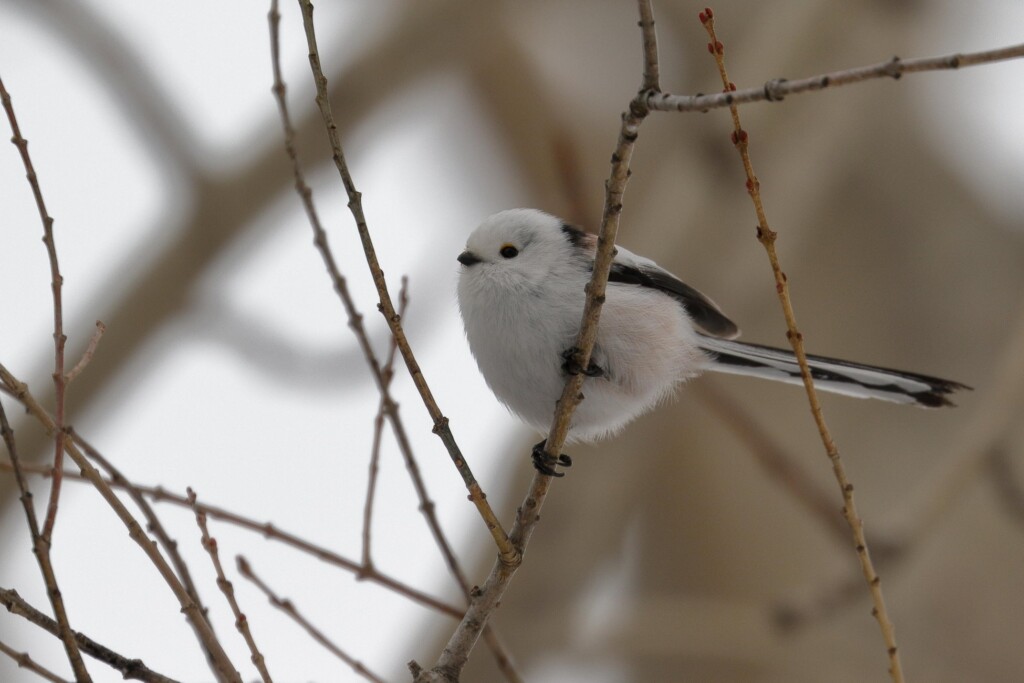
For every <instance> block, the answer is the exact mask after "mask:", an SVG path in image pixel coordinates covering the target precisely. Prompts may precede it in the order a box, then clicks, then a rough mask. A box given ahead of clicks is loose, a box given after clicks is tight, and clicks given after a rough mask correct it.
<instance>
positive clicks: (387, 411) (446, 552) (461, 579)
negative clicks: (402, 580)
mask: <svg viewBox="0 0 1024 683" xmlns="http://www.w3.org/2000/svg"><path fill="white" fill-rule="evenodd" d="M267 20H268V22H269V24H270V52H271V62H272V67H273V73H274V85H273V88H272V92H273V93H274V97H275V99H276V100H277V105H278V111H279V113H280V117H281V123H282V127H283V128H284V143H285V150H286V151H287V153H288V157H289V159H290V160H291V162H292V175H293V176H294V178H295V189H296V191H297V192H298V194H299V197H300V198H301V200H302V205H303V208H304V209H305V212H306V216H307V218H308V220H309V223H310V226H311V227H312V228H313V234H314V238H313V242H314V244H315V245H316V248H317V250H318V251H319V252H320V255H321V258H322V259H323V261H324V265H325V266H326V268H327V272H328V274H329V275H330V278H331V282H332V283H333V285H334V289H335V291H336V292H337V293H338V296H339V298H340V299H341V301H342V305H343V306H344V308H345V311H346V314H347V315H348V319H349V327H350V328H351V329H352V331H353V333H354V334H355V335H356V338H357V340H358V343H359V346H360V347H361V348H362V350H363V355H364V356H365V357H366V360H367V363H368V364H369V366H370V370H371V373H372V374H373V377H374V379H375V381H376V384H377V388H378V391H379V393H380V406H379V409H378V413H377V418H376V420H375V422H374V437H373V452H372V454H371V457H370V481H369V484H368V487H367V489H368V490H367V497H366V505H365V513H364V520H363V572H369V571H371V570H372V568H373V565H372V560H371V556H370V550H369V549H370V517H371V513H372V510H373V496H374V491H375V483H376V473H377V461H378V458H379V454H380V451H379V449H380V439H381V429H382V427H383V418H384V417H386V418H387V420H388V422H389V423H390V424H391V428H392V431H393V432H394V434H395V439H396V441H397V442H398V449H399V451H400V452H401V454H402V458H403V459H404V460H405V465H406V470H407V471H408V473H409V477H410V478H411V479H412V483H413V488H414V489H415V490H416V495H417V497H418V498H419V500H420V511H421V512H422V513H423V517H424V519H425V520H426V522H427V527H428V528H429V529H430V532H431V535H432V536H433V537H434V542H435V543H436V545H437V547H438V549H439V550H440V551H441V555H442V557H443V558H444V561H445V564H446V565H447V566H448V570H449V572H450V573H451V574H452V576H453V577H454V578H455V580H456V582H457V583H458V584H459V588H460V589H461V590H462V593H463V595H464V596H466V598H467V600H468V599H469V596H470V584H469V581H468V580H467V579H466V576H465V573H464V572H463V571H462V568H461V567H460V566H459V563H458V560H457V559H456V557H455V553H454V551H453V550H452V547H451V544H450V543H449V542H448V539H447V537H446V536H445V534H444V531H443V530H442V529H441V524H440V522H439V521H438V519H437V515H436V514H435V511H434V510H435V506H434V502H433V501H432V500H431V499H430V496H429V494H428V493H427V488H426V486H425V484H424V482H423V478H422V477H421V476H420V471H419V465H418V464H417V463H416V459H415V457H414V455H413V451H412V444H411V442H410V441H409V437H408V434H407V433H406V431H405V425H404V423H403V422H402V420H401V419H400V416H399V412H398V403H396V402H395V401H394V399H393V398H392V397H391V394H390V385H391V380H392V377H393V376H394V371H393V368H394V360H395V353H396V352H397V350H398V349H399V347H400V346H401V344H400V336H399V335H397V334H392V335H391V343H390V346H389V350H388V354H387V358H386V360H385V362H384V364H383V365H381V363H380V362H379V360H378V359H377V356H376V354H375V353H374V351H373V348H372V346H371V345H370V341H369V337H368V336H367V334H366V329H365V327H364V326H363V324H362V315H361V314H360V313H359V311H358V310H357V308H356V305H355V302H354V301H353V300H352V297H351V295H350V293H349V291H348V284H347V282H346V280H345V278H344V276H343V275H342V274H341V272H340V270H339V269H338V266H337V262H336V260H335V259H334V254H333V253H332V251H331V248H330V244H329V242H328V239H327V232H326V231H325V230H324V229H323V226H322V224H321V222H320V217H319V214H318V213H317V210H316V206H315V205H314V203H313V191H312V189H311V188H310V187H309V185H308V184H307V183H306V181H305V177H304V174H303V171H302V166H301V164H300V163H299V156H298V151H297V150H296V148H295V130H294V128H293V126H292V123H291V115H290V114H289V111H288V102H287V99H286V97H285V92H286V87H285V83H284V79H283V77H282V75H281V60H280V40H279V25H280V21H281V15H280V13H279V12H278V2H277V0H272V1H271V6H270V12H269V13H268V16H267ZM312 28H313V27H312V7H310V15H309V26H308V28H307V31H308V35H309V34H311V33H312ZM312 50H315V44H314V45H313V47H311V52H312ZM310 60H311V63H313V57H312V54H311V55H310ZM315 64H316V68H317V69H318V68H319V58H317V60H316V62H315ZM314 71H315V72H316V70H314ZM321 75H322V74H321ZM317 82H318V85H319V83H320V81H319V80H318V81H317ZM323 84H324V88H326V81H324V82H323ZM323 98H324V100H326V92H325V93H324V94H323ZM321 111H323V107H321ZM328 116H329V109H328ZM328 130H329V131H331V130H333V128H331V127H328ZM335 135H336V134H335ZM332 141H335V142H336V139H335V138H334V137H332ZM336 151H337V154H336V156H335V159H338V158H339V155H340V154H341V149H340V147H339V148H337V150H336ZM342 164H344V161H343V158H342ZM344 173H346V174H347V168H346V169H345V172H344ZM343 175H344V174H343ZM368 239H369V234H368V233H367V240H368ZM367 253H368V255H369V254H370V252H367ZM372 263H375V259H371V264H372ZM371 270H372V265H371ZM407 284H408V282H407V279H406V278H404V277H403V278H402V288H401V290H400V291H399V307H398V311H397V312H395V314H394V315H393V316H388V320H389V322H390V321H393V322H394V325H395V326H398V328H399V329H401V327H400V324H399V323H400V321H401V319H402V316H403V315H404V314H405V306H406V303H407ZM380 295H381V297H382V304H381V306H382V310H383V299H384V298H387V299H388V304H390V298H389V297H388V295H387V292H386V290H385V291H381V292H380ZM402 350H403V355H405V353H406V352H408V354H409V356H406V359H407V362H408V358H409V357H411V354H412V350H411V349H409V348H408V344H406V346H405V347H403V349H402ZM414 362H415V361H414ZM414 377H415V376H414ZM425 386H426V385H425V384H424V387H425ZM428 399H429V401H428V403H427V405H428V409H429V408H430V405H431V404H432V403H433V399H432V398H431V397H429V392H428V395H424V400H428ZM435 408H436V406H435ZM437 414H438V415H440V411H438V413H437ZM441 418H442V420H443V422H442V423H441V424H442V427H443V429H444V430H448V426H447V420H446V419H444V418H443V416H441ZM437 425H438V422H437V420H436V419H435V432H437V431H438V430H437ZM448 436H449V437H451V433H450V431H448ZM442 439H444V434H443V433H442ZM446 443H448V442H446ZM450 443H451V445H452V446H454V445H455V441H454V438H453V437H452V438H450ZM456 448H457V447H456ZM449 452H451V451H449ZM456 462H457V463H458V462H463V463H464V462H465V461H464V460H463V459H462V458H461V455H459V457H458V459H457V460H456ZM465 469H466V472H467V473H469V467H468V464H466V465H465ZM469 474H470V476H472V473H469ZM467 486H469V489H470V499H471V500H474V502H475V503H477V508H478V510H480V513H481V515H482V516H483V517H484V520H485V521H487V520H488V519H492V520H493V521H494V522H495V524H494V525H492V524H490V523H488V528H489V529H490V530H491V532H492V535H493V537H494V539H495V542H496V543H497V544H498V548H499V552H501V553H502V554H503V556H504V555H507V552H506V551H502V548H503V544H505V545H504V547H506V548H509V547H510V546H508V538H507V536H506V535H505V532H504V530H502V529H501V526H500V524H497V518H496V517H495V516H494V513H493V512H492V511H491V509H490V506H488V505H487V502H486V500H485V496H484V495H483V492H482V491H480V490H479V487H478V486H477V487H476V491H477V492H478V493H479V499H474V498H473V496H474V488H473V486H470V485H469V484H467ZM484 636H485V639H486V641H487V644H488V647H490V649H491V651H492V652H493V653H494V657H495V660H496V662H497V665H498V668H499V670H500V671H501V672H502V674H503V675H504V676H505V677H506V678H507V679H508V680H509V681H511V682H512V683H516V682H517V681H520V680H521V679H520V677H519V674H518V672H517V671H516V670H515V667H514V665H513V664H512V659H511V657H510V655H509V653H508V651H507V649H506V648H505V646H504V644H503V643H502V642H501V640H500V639H499V637H498V635H497V634H496V633H495V632H494V630H493V629H492V628H491V627H490V626H488V627H487V628H486V629H485V631H484Z"/></svg>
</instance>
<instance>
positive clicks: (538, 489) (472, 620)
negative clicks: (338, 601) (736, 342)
mask: <svg viewBox="0 0 1024 683" xmlns="http://www.w3.org/2000/svg"><path fill="white" fill-rule="evenodd" d="M637 5H638V8H639V12H640V22H639V24H640V30H641V33H642V36H643V44H644V51H643V52H644V70H643V74H644V75H643V81H642V87H641V90H640V91H639V92H638V93H637V96H636V97H635V98H634V99H633V100H632V101H631V102H630V105H629V110H628V111H627V112H625V113H623V115H622V127H621V129H620V131H619V139H618V142H617V144H616V147H615V152H614V153H613V154H612V168H611V174H610V176H609V179H608V181H607V182H606V183H605V205H604V212H603V215H602V219H601V231H600V233H599V236H598V247H597V255H596V258H595V261H594V272H593V276H592V277H591V280H590V282H589V283H588V284H587V287H586V293H587V297H586V304H585V305H584V309H583V316H582V320H581V322H580V331H579V336H578V337H577V340H576V345H575V346H576V348H577V349H579V351H578V354H577V361H578V362H579V363H580V364H581V366H582V367H587V365H588V363H589V362H590V354H591V352H592V350H593V346H594V341H595V339H596V337H597V323H598V318H599V316H600V313H601V306H602V304H603V303H604V291H605V287H606V285H607V283H608V272H609V270H610V269H611V263H612V259H613V258H614V255H615V235H616V232H617V230H618V224H619V214H620V213H621V212H622V196H623V194H624V192H625V189H626V183H627V181H628V180H629V174H630V172H629V162H630V158H631V156H632V152H633V146H634V145H635V143H636V139H637V135H638V132H639V128H640V124H641V123H642V122H643V120H644V119H645V118H646V116H647V114H648V110H647V108H646V107H645V106H644V104H643V102H644V99H645V97H646V95H647V94H648V92H649V91H651V90H657V89H658V83H657V81H656V80H652V79H654V78H656V77H657V74H658V66H657V60H658V51H657V36H656V34H655V30H654V13H653V10H652V8H651V3H650V1H649V0H638V2H637ZM582 385H583V375H582V374H578V375H570V377H569V378H568V379H567V381H566V385H565V389H564V391H563V392H562V396H561V398H560V399H559V400H558V403H557V406H556V408H555V416H554V419H553V422H552V425H551V431H550V433H549V435H548V438H547V445H546V450H547V452H548V453H549V454H552V453H554V454H557V453H559V451H560V450H561V447H562V445H563V444H564V443H565V438H566V435H567V434H568V431H569V421H570V419H571V417H572V413H573V411H574V410H575V408H576V406H577V405H578V404H579V402H580V400H581V399H582V395H581V394H580V389H581V388H582ZM551 479H552V478H551V477H550V476H547V475H544V474H541V473H539V472H538V473H537V474H535V475H534V478H533V482H532V483H531V485H530V490H529V492H528V493H527V495H526V498H525V500H524V501H523V503H522V505H521V506H520V507H519V510H518V512H517V514H516V519H515V524H514V525H513V527H512V532H511V536H510V538H511V539H512V542H513V544H514V545H515V547H516V550H517V551H518V553H519V554H520V556H521V555H522V554H523V553H524V552H525V550H526V546H527V544H528V543H529V540H530V536H531V535H532V533H533V530H534V529H535V527H536V524H537V522H538V521H539V520H540V509H541V506H542V505H543V504H544V500H545V498H546V497H547V493H548V490H549V486H550V484H551ZM517 568H518V566H517V565H508V564H505V563H503V562H501V561H500V560H499V561H498V562H496V563H495V565H494V567H493V568H492V569H491V573H490V575H489V576H488V577H487V580H486V582H485V583H484V585H483V586H482V587H481V588H480V590H479V591H477V592H476V593H475V595H474V599H473V602H472V603H471V604H470V606H469V609H468V610H466V616H465V617H464V618H463V620H462V622H461V623H460V624H459V626H458V628H457V629H456V630H455V632H454V633H453V634H452V636H451V638H450V639H449V640H448V644H447V645H446V646H445V648H444V651H443V652H442V653H441V656H440V657H439V658H438V660H437V663H436V664H435V665H434V667H433V668H432V669H430V670H429V671H427V670H424V669H422V668H421V667H420V666H419V665H418V664H416V663H415V662H410V664H409V667H410V669H411V671H412V672H413V675H414V677H415V679H416V681H417V683H432V682H435V681H457V680H458V679H459V675H460V673H461V671H462V669H463V668H464V667H465V665H466V662H467V661H468V660H469V654H470V652H471V651H472V650H473V647H474V646H475V644H476V641H477V639H478V638H479V636H480V632H481V630H482V629H483V627H484V625H485V624H486V623H487V621H488V619H489V618H490V615H491V614H492V613H493V612H494V610H495V609H496V608H497V607H498V605H499V603H500V601H501V598H502V596H503V595H504V594H505V590H506V589H507V588H508V585H509V583H510V582H511V580H512V577H513V576H514V575H515V573H516V569H517Z"/></svg>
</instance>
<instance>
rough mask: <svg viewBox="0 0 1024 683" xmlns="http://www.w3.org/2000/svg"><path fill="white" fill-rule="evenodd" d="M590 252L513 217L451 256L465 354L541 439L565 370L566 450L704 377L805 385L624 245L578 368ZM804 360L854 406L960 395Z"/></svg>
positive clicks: (894, 374) (818, 380)
mask: <svg viewBox="0 0 1024 683" xmlns="http://www.w3.org/2000/svg"><path fill="white" fill-rule="evenodd" d="M596 251H597V236H596V235H591V234H588V233H586V232H583V231H582V230H580V229H579V228H576V227H574V226H572V225H569V224H567V223H565V222H564V221H562V220H560V219H558V218H556V217H554V216H551V215H548V214H546V213H543V212H542V211H537V210H535V209H511V210H508V211H502V212H501V213H497V214H495V215H493V216H491V217H489V218H487V219H485V220H484V221H483V223H481V224H480V226H479V227H478V228H477V229H476V230H474V231H473V233H472V234H470V236H469V239H468V240H467V241H466V249H465V251H463V252H462V253H461V254H459V257H458V260H459V263H461V264H462V266H461V272H460V273H459V283H458V300H459V309H460V311H461V312H462V320H463V323H464V324H465V328H466V337H467V338H468V339H469V347H470V350H471V351H472V352H473V356H474V357H475V358H476V361H477V364H478V365H479V366H480V371H481V372H482V373H483V376H484V379H485V380H486V381H487V385H488V386H489V387H490V388H491V390H492V391H493V392H494V394H495V396H497V397H498V400H499V401H501V402H502V403H504V404H505V405H506V406H507V407H508V408H509V410H511V411H512V412H513V413H515V414H516V415H517V416H518V417H519V418H521V419H522V420H523V421H524V422H526V423H527V424H529V425H530V426H531V427H533V428H534V429H536V430H538V431H539V432H541V433H546V432H547V430H548V427H549V426H550V424H551V420H552V417H553V415H554V409H555V403H556V401H557V400H558V398H559V397H560V396H561V393H562V389H563V387H564V386H565V380H566V374H567V373H574V374H575V373H583V374H585V375H586V379H585V380H584V384H583V394H584V396H585V400H584V401H583V402H582V403H581V404H580V405H579V406H578V407H577V409H576V412H575V413H574V414H573V417H572V422H571V425H570V428H569V434H568V437H567V441H568V442H573V441H594V440H597V439H601V438H605V437H608V436H611V435H612V434H615V433H616V432H617V431H619V430H620V429H622V428H623V427H624V426H625V425H626V424H628V423H629V422H630V421H632V420H633V419H634V418H636V417H638V416H639V415H642V414H643V413H645V412H647V411H649V410H651V409H652V408H653V407H654V406H655V405H657V404H658V403H659V402H660V401H662V400H664V399H665V398H666V397H668V396H670V395H671V394H672V392H673V391H674V389H675V388H676V387H677V386H678V385H679V384H680V383H681V382H683V381H685V380H687V379H689V378H691V377H696V376H697V375H699V374H701V373H703V372H705V371H707V370H713V371H716V372H728V373H733V374H739V375H750V376H754V377H763V378H766V379H773V380H778V381H781V382H788V383H790V384H802V382H803V380H802V378H801V374H800V367H799V365H798V364H797V360H796V357H795V356H794V354H793V353H792V352H790V351H786V350H782V349H776V348H772V347H768V346H761V345H759V344H748V343H745V342H738V341H733V340H734V339H735V337H737V336H738V335H739V328H737V326H736V325H735V324H734V323H733V322H732V321H731V320H729V318H727V317H726V316H725V314H723V313H722V311H721V310H720V309H719V308H718V306H717V305H716V304H715V303H714V302H713V301H712V300H711V299H709V298H708V297H706V296H704V295H703V294H701V293H700V292H699V291H697V290H696V289H694V288H693V287H690V286H689V285H686V284H684V283H683V282H682V281H680V280H679V279H678V278H677V277H676V276H675V275H673V274H672V273H670V272H668V271H667V270H665V269H664V268H661V267H659V266H658V264H656V263H655V262H654V261H652V260H650V259H647V258H643V257H641V256H637V255H636V254H633V253H632V252H630V251H628V250H627V249H624V248H622V247H617V253H616V256H615V259H614V261H613V263H612V268H611V272H610V274H609V278H608V287H607V291H606V299H605V303H604V307H603V308H602V310H601V318H600V323H599V326H598V332H597V341H596V343H595V345H594V350H593V353H592V354H591V359H590V363H589V365H588V366H587V367H585V368H583V367H580V366H579V363H578V361H576V360H575V358H576V351H577V350H576V349H574V348H573V345H574V344H575V342H576V336H577V334H578V332H579V326H580V319H581V314H582V311H583V304H584V299H585V293H584V287H585V286H586V284H587V282H589V280H590V277H591V274H592V271H593V266H594V256H595V254H596ZM807 360H808V364H809V366H810V370H811V376H812V377H813V379H814V385H815V387H816V388H817V389H820V390H822V391H830V392H834V393H838V394H845V395H847V396H855V397H858V398H877V399H881V400H884V401H893V402H895V403H907V404H913V405H918V406H924V407H927V408H936V407H939V406H946V405H952V403H950V401H949V400H948V398H947V395H948V394H950V393H952V392H954V391H956V390H958V389H968V388H969V387H966V386H965V385H963V384H960V383H958V382H953V381H950V380H945V379H939V378H936V377H929V376H927V375H919V374H917V373H913V372H904V371H901V370H888V369H885V368H879V367H874V366H871V365H864V364H861V363H851V362H849V361H844V360H837V359H834V358H824V357H821V356H811V355H808V356H807ZM556 462H557V463H559V464H562V465H567V464H569V463H571V460H569V459H568V458H567V457H566V456H561V457H560V458H557V459H556V458H552V457H551V456H547V455H545V453H544V442H541V443H540V444H537V446H535V447H534V464H535V466H536V467H537V469H538V470H539V471H541V472H544V473H545V474H551V475H555V474H556V472H555V470H554V469H553V465H554V464H555V463H556ZM557 474H559V475H560V473H557Z"/></svg>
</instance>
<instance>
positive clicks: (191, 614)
mask: <svg viewBox="0 0 1024 683" xmlns="http://www.w3.org/2000/svg"><path fill="white" fill-rule="evenodd" d="M0 384H3V385H4V386H5V387H6V389H7V391H9V392H10V393H11V394H12V395H14V397H15V398H17V399H18V400H19V401H20V402H21V403H22V405H24V406H25V408H26V409H27V410H28V411H29V412H30V413H32V415H33V417H35V418H36V419H37V420H38V421H39V422H40V423H41V424H42V425H43V427H44V428H45V429H46V431H47V433H54V432H55V431H56V423H55V421H54V419H53V418H51V417H50V415H49V414H48V413H47V412H46V411H45V410H44V409H43V407H42V406H41V405H39V403H38V401H36V400H35V398H34V397H33V396H32V394H31V393H30V392H29V390H28V385H27V384H25V383H24V382H21V381H20V380H18V378H17V377H15V376H14V375H12V374H11V373H10V371H8V370H7V368H6V367H4V365H3V364H2V363H0ZM61 436H62V438H63V447H64V450H65V451H66V452H67V454H68V455H69V456H71V459H72V460H74V462H75V465H77V466H78V468H79V469H80V470H81V472H82V475H83V476H84V477H85V478H86V479H88V480H89V481H90V482H91V483H92V485H93V487H95V488H96V490H97V491H98V492H99V494H100V495H101V496H102V497H103V500H105V501H106V502H107V504H108V505H109V506H110V507H111V508H113V510H114V513H115V514H116V515H117V516H118V518H119V519H120V520H121V522H122V523H123V524H124V525H125V527H127V529H128V535H129V536H130V537H131V539H132V540H133V541H135V542H136V543H137V544H138V545H139V547H140V548H142V550H143V552H145V553H146V556H147V557H148V558H149V560H150V562H152V563H153V565H154V566H155V567H156V569H157V571H158V572H159V573H160V576H161V577H163V579H164V581H165V582H166V583H167V585H168V586H169V587H170V589H171V592H173V593H174V597H175V598H177V600H178V603H179V604H180V605H181V611H182V612H183V613H184V614H185V617H186V618H187V619H189V620H190V621H191V622H192V624H193V626H194V628H195V629H196V632H197V633H198V634H199V637H200V638H201V639H202V641H203V644H204V646H205V647H206V648H207V649H208V650H209V652H210V653H211V654H212V656H213V660H214V663H215V665H216V671H217V673H218V675H219V676H223V677H224V678H225V679H226V680H229V681H237V682H239V683H240V681H241V678H240V677H239V675H238V672H237V671H236V670H235V668H234V665H233V664H232V663H231V660H230V659H229V658H228V655H227V653H226V652H225V651H224V648H223V647H222V646H221V644H220V641H218V640H217V636H216V634H215V633H214V632H213V629H211V628H210V625H209V623H208V622H207V621H206V618H205V617H204V616H203V613H202V610H201V609H200V608H199V606H198V605H197V604H196V603H195V601H193V600H192V597H191V596H190V595H189V593H188V591H187V590H185V587H184V586H182V584H181V581H179V580H178V577H177V576H176V575H175V573H174V570H173V569H172V568H171V566H170V565H169V564H168V563H167V560H166V559H164V556H163V555H162V554H161V553H160V550H159V548H158V547H157V545H156V543H154V542H153V540H152V539H151V538H150V537H149V536H147V535H146V532H145V531H144V530H143V529H142V526H141V525H140V524H139V522H138V520H136V519H135V517H134V516H133V515H132V513H131V512H130V511H129V510H128V508H127V507H126V506H125V504H124V503H122V502H121V499H120V498H118V497H117V494H115V493H114V491H113V489H112V488H111V487H110V485H109V484H108V483H107V481H106V480H105V479H104V478H103V476H102V475H101V474H100V473H99V471H98V470H97V469H96V468H95V467H93V465H92V463H90V462H89V459H88V458H86V457H85V455H84V454H83V453H82V450H81V449H80V448H79V447H78V445H77V444H76V443H75V442H74V441H72V439H71V437H70V435H69V434H68V433H67V430H64V431H62V432H61ZM54 472H55V473H56V470H54Z"/></svg>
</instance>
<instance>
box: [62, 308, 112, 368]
mask: <svg viewBox="0 0 1024 683" xmlns="http://www.w3.org/2000/svg"><path fill="white" fill-rule="evenodd" d="M106 331H107V326H106V325H104V324H103V321H102V320H97V321H96V331H95V332H93V333H92V337H91V338H90V339H89V346H87V347H86V349H85V353H83V354H82V358H81V360H79V361H78V363H76V364H75V367H73V368H71V372H69V373H68V374H67V375H66V376H65V377H64V379H65V381H66V382H67V384H71V382H73V381H74V379H75V378H76V377H78V376H79V375H80V374H81V373H82V370H85V366H87V365H88V364H89V361H91V360H92V356H93V354H94V353H96V347H97V346H99V343H100V339H101V338H102V337H103V333H104V332H106Z"/></svg>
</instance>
